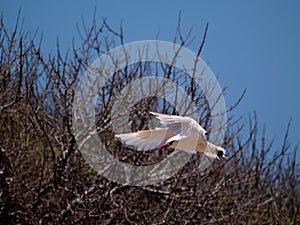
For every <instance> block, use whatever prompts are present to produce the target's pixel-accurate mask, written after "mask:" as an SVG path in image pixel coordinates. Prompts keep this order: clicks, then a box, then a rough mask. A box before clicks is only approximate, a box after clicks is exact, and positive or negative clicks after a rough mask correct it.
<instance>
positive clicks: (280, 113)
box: [0, 0, 300, 158]
mask: <svg viewBox="0 0 300 225" xmlns="http://www.w3.org/2000/svg"><path fill="white" fill-rule="evenodd" d="M20 8H21V18H23V19H24V26H23V27H24V30H25V31H29V32H34V31H36V30H37V29H38V30H39V31H40V32H43V47H44V49H45V51H54V50H55V45H56V38H57V37H59V39H60V44H61V46H62V47H63V48H65V49H67V48H68V47H70V46H71V44H72V39H73V37H76V36H77V34H78V33H77V28H76V25H77V24H80V23H81V19H82V17H83V18H85V21H86V22H87V24H89V22H90V21H91V18H92V15H93V11H94V8H96V17H97V18H99V24H100V22H101V20H102V18H103V17H107V19H108V23H109V24H110V25H111V26H112V27H115V28H118V27H119V25H120V22H121V20H122V21H123V27H124V31H125V41H126V42H131V41H139V40H147V39H155V38H156V37H157V34H158V33H159V38H160V39H161V40H164V41H173V38H174V34H175V30H176V25H177V19H178V14H179V12H180V11H181V14H182V28H183V30H184V31H187V30H188V29H189V28H190V27H192V28H193V36H194V37H195V38H196V40H198V41H200V40H201V37H202V35H203V30H204V27H205V24H206V23H207V22H208V23H209V32H208V36H207V42H206V45H205V48H204V50H203V54H202V58H203V59H204V60H205V61H206V62H208V63H209V65H210V67H211V69H212V71H214V73H215V74H217V75H218V79H219V82H220V85H221V86H222V87H228V90H227V94H226V96H225V98H226V101H227V105H230V104H232V103H233V102H234V100H236V99H237V98H238V97H239V96H240V94H241V93H242V91H243V90H244V89H245V88H247V94H246V96H245V98H244V100H243V101H242V103H241V104H240V106H239V108H238V109H237V110H236V111H235V114H236V116H239V115H244V116H246V117H247V116H248V115H249V113H251V112H253V111H254V110H256V111H257V114H258V119H259V123H260V125H263V124H266V127H267V133H268V137H269V139H271V138H272V137H273V136H274V135H276V136H277V137H278V138H279V140H277V141H276V143H277V144H279V143H281V141H282V139H283V134H284V132H285V129H286V125H287V122H288V121H289V119H290V118H292V126H291V130H290V140H291V142H292V143H293V144H294V145H296V144H300V142H299V140H300V139H299V137H300V136H299V134H300V100H299V97H300V94H299V85H300V13H299V12H300V1H296V0H294V1H283V0H281V1H279V0H273V1H271V0H269V1H231V0H229V1H214V0H213V1H196V0H194V1H190V0H187V1H182V0H181V1H177V0H176V1H157V0H156V1H136V0H134V1H133V0H131V1H121V0H119V1H116V0H111V1H104V0H98V1H95V0H88V1H74V0H73V1H67V0H61V1H58V0H54V1H32V0H26V1H20V0H19V1H17V0H11V1H4V0H1V1H0V11H1V12H2V13H3V16H4V20H5V21H6V25H7V26H8V27H11V28H12V27H13V25H14V24H15V21H16V17H17V12H18V10H19V9H20ZM198 44H199V43H196V42H194V43H193V44H191V45H190V46H189V48H190V49H191V50H193V51H196V47H197V46H198ZM261 127H262V126H261ZM299 155H300V150H299V154H298V158H300V156H299Z"/></svg>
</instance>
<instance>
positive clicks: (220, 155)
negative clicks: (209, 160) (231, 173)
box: [216, 146, 227, 160]
mask: <svg viewBox="0 0 300 225" xmlns="http://www.w3.org/2000/svg"><path fill="white" fill-rule="evenodd" d="M216 153H217V159H218V160H220V159H223V160H226V159H227V157H226V156H225V155H226V150H225V149H224V148H222V147H220V146H217V149H216Z"/></svg>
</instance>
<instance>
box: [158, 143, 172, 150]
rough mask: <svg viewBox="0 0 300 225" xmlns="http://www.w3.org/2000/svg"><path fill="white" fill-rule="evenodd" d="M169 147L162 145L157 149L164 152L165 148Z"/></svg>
mask: <svg viewBox="0 0 300 225" xmlns="http://www.w3.org/2000/svg"><path fill="white" fill-rule="evenodd" d="M169 146H170V145H169V144H164V145H162V146H160V147H159V148H158V150H164V149H166V148H167V147H169Z"/></svg>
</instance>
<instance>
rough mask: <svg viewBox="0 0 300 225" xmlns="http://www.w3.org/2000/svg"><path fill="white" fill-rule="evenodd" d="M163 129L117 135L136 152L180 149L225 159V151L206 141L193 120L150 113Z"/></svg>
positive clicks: (202, 129) (204, 132)
mask: <svg viewBox="0 0 300 225" xmlns="http://www.w3.org/2000/svg"><path fill="white" fill-rule="evenodd" d="M150 113H151V114H152V115H154V116H155V117H156V118H157V119H159V121H160V123H161V124H162V125H164V127H163V128H161V127H159V128H155V129H154V130H142V131H138V132H134V133H126V134H117V135H115V136H116V137H117V138H120V139H121V141H122V142H124V143H125V144H127V145H133V146H135V147H136V148H137V150H139V151H140V150H143V151H147V150H152V149H155V148H157V147H158V148H159V149H160V150H163V149H166V148H174V149H180V150H184V151H189V152H191V151H196V152H200V153H203V154H205V155H206V156H208V157H210V158H214V159H221V158H222V159H226V157H225V154H226V150H225V149H224V148H222V147H221V146H217V145H214V144H212V143H210V142H209V141H207V138H206V136H205V134H206V130H205V129H204V128H203V127H201V126H200V125H199V124H198V123H197V122H196V121H195V120H194V119H192V118H190V117H187V116H184V117H183V116H174V115H166V114H161V113H156V112H150Z"/></svg>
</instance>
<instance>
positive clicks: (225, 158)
mask: <svg viewBox="0 0 300 225" xmlns="http://www.w3.org/2000/svg"><path fill="white" fill-rule="evenodd" d="M217 159H218V160H222V161H226V160H227V157H226V156H221V157H217Z"/></svg>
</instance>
